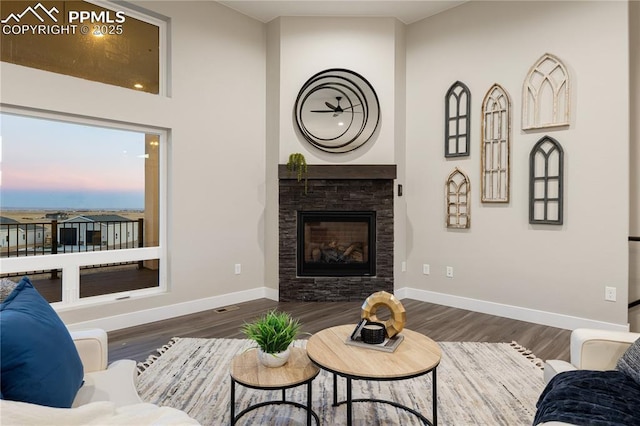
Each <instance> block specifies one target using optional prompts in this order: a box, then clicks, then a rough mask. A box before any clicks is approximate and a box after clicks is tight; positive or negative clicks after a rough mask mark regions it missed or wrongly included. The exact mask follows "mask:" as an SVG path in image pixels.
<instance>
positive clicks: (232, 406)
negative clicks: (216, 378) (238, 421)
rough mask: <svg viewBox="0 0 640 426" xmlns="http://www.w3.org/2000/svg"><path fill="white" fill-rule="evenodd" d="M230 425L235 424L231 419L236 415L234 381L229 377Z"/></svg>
mask: <svg viewBox="0 0 640 426" xmlns="http://www.w3.org/2000/svg"><path fill="white" fill-rule="evenodd" d="M230 405H231V426H233V425H234V424H235V422H234V421H233V419H234V418H235V416H236V381H235V380H233V377H232V378H231V403H230Z"/></svg>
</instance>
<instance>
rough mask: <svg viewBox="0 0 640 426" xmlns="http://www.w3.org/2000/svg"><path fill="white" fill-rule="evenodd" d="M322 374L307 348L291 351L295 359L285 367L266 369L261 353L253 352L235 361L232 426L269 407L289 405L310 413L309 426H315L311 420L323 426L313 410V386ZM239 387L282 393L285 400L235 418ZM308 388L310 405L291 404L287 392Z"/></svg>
mask: <svg viewBox="0 0 640 426" xmlns="http://www.w3.org/2000/svg"><path fill="white" fill-rule="evenodd" d="M319 372H320V370H319V369H318V367H316V366H315V365H313V364H312V363H311V361H310V360H309V357H308V356H307V352H306V351H305V350H304V349H303V348H291V355H290V356H289V360H288V361H287V363H286V364H285V365H283V366H281V367H275V368H271V367H265V366H264V365H262V364H261V363H260V361H259V360H258V350H257V349H252V350H248V351H246V352H242V353H241V354H239V355H236V356H235V357H234V358H233V360H232V361H231V425H234V424H236V422H237V421H238V419H240V417H242V416H244V415H245V414H247V413H248V412H249V411H253V410H255V409H257V408H260V407H264V406H265V405H278V404H287V405H292V406H294V407H298V408H302V409H303V410H306V412H307V426H311V417H313V418H315V419H316V424H318V425H319V424H320V420H319V419H318V415H317V414H316V413H315V412H314V411H313V410H312V409H311V401H312V394H311V382H313V379H315V378H316V376H317V375H318V373H319ZM236 383H239V384H241V385H242V386H245V387H248V388H253V389H262V390H273V389H282V400H277V401H266V402H261V403H259V404H255V405H252V406H249V407H247V408H245V409H244V410H242V411H241V412H239V413H238V415H236V414H235V409H236ZM304 384H306V385H307V405H306V406H305V405H302V404H299V403H297V402H294V401H287V400H286V395H285V391H286V390H287V389H290V388H294V387H297V386H300V385H304Z"/></svg>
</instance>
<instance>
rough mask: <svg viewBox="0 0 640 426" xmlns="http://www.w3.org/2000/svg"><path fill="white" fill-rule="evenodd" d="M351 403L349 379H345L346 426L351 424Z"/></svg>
mask: <svg viewBox="0 0 640 426" xmlns="http://www.w3.org/2000/svg"><path fill="white" fill-rule="evenodd" d="M352 405H353V401H352V399H351V378H350V377H347V426H351V423H352V422H353V410H352V408H353V407H352Z"/></svg>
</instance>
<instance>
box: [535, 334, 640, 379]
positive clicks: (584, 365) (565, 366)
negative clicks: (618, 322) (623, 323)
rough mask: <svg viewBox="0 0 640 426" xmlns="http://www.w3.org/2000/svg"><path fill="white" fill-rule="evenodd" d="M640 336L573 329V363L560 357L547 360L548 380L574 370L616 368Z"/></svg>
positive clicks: (545, 373) (545, 376) (545, 377)
mask: <svg viewBox="0 0 640 426" xmlns="http://www.w3.org/2000/svg"><path fill="white" fill-rule="evenodd" d="M638 338H640V333H631V332H625V331H607V330H596V329H589V328H578V329H576V330H574V331H572V332H571V347H570V355H571V362H566V361H562V360H558V359H552V360H547V361H546V362H545V363H544V380H545V383H549V381H550V380H551V379H552V378H553V376H555V375H556V374H558V373H561V372H563V371H570V370H600V371H605V370H613V369H615V368H616V363H617V362H618V359H620V357H621V356H622V354H624V352H625V351H626V350H627V349H628V348H629V346H631V344H632V343H633V342H635V341H636V340H637V339H638Z"/></svg>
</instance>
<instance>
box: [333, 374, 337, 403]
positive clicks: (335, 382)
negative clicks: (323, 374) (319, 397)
mask: <svg viewBox="0 0 640 426" xmlns="http://www.w3.org/2000/svg"><path fill="white" fill-rule="evenodd" d="M333 406H334V407H337V406H338V375H337V374H336V373H333Z"/></svg>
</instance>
